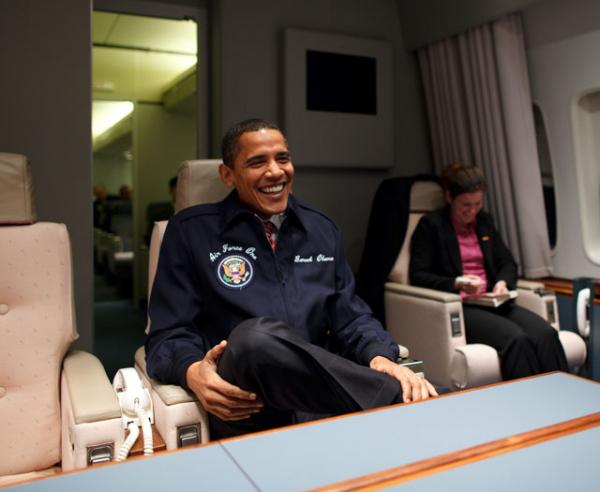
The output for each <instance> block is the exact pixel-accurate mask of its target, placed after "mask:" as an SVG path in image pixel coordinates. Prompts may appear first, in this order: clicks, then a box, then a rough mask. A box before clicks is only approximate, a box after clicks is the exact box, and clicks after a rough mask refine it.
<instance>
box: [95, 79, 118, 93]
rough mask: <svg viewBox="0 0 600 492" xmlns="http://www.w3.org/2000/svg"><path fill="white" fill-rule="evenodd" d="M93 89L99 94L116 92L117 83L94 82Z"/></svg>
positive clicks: (108, 81)
mask: <svg viewBox="0 0 600 492" xmlns="http://www.w3.org/2000/svg"><path fill="white" fill-rule="evenodd" d="M92 89H94V90H95V91H98V92H115V83H114V82H111V81H110V80H107V81H106V82H94V83H93V84H92Z"/></svg>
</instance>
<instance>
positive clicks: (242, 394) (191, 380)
mask: <svg viewBox="0 0 600 492" xmlns="http://www.w3.org/2000/svg"><path fill="white" fill-rule="evenodd" d="M226 346H227V342H226V341H225V340H223V341H222V342H221V343H219V344H218V345H215V346H214V347H213V348H212V349H210V350H209V351H208V352H206V355H205V356H204V359H202V360H200V361H198V362H194V363H193V364H192V365H191V366H190V367H188V370H187V372H186V380H187V385H188V387H189V388H190V389H191V390H192V391H193V392H194V393H195V394H196V396H197V397H198V400H200V403H202V406H203V407H204V409H205V410H206V411H207V412H210V413H212V414H213V415H215V416H217V417H218V418H220V419H221V420H242V419H246V418H248V417H250V416H251V415H252V414H254V413H257V412H259V411H260V409H261V408H262V407H263V403H262V402H261V401H260V399H259V398H258V396H257V395H256V394H255V393H251V392H249V391H245V390H243V389H241V388H238V387H237V386H234V385H233V384H230V383H228V382H227V381H225V380H224V379H223V378H222V377H221V376H219V374H218V373H217V362H218V361H219V358H220V357H221V354H222V353H223V351H224V350H225V347H226Z"/></svg>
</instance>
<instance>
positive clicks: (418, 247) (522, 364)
mask: <svg viewBox="0 0 600 492" xmlns="http://www.w3.org/2000/svg"><path fill="white" fill-rule="evenodd" d="M441 178H442V180H441V181H442V188H443V189H444V195H445V197H446V201H447V202H448V205H447V206H446V207H445V208H443V209H440V210H436V211H435V212H431V213H429V214H427V215H425V216H423V217H422V218H421V221H420V222H419V224H418V225H417V228H416V230H415V233H414V235H413V237H412V241H411V249H410V283H411V284H412V285H416V286H419V287H427V288H430V289H436V290H443V291H447V292H456V293H459V294H460V296H461V297H462V298H465V297H467V296H469V295H475V294H481V293H483V292H493V293H495V294H502V293H507V292H508V291H509V290H512V289H515V288H516V282H517V265H516V262H515V260H514V258H513V256H512V254H511V253H510V251H509V250H508V248H507V247H506V245H505V244H504V242H503V241H502V238H501V237H500V235H499V234H498V231H497V230H496V228H495V227H494V223H493V221H492V218H491V216H490V215H489V214H488V213H486V212H484V211H483V210H482V207H483V197H484V192H485V191H486V189H487V186H486V183H485V179H484V177H483V174H482V172H481V169H480V168H479V167H477V166H466V165H462V164H458V163H455V164H452V165H450V166H448V167H446V168H445V169H444V171H443V172H442V177H441ZM463 314H464V321H465V330H466V337H467V342H468V343H483V344H486V345H490V346H492V347H494V348H495V349H496V350H497V351H498V354H499V355H500V366H501V371H502V377H503V379H505V380H508V379H514V378H518V377H524V376H530V375H532V374H538V373H543V372H548V371H554V370H560V371H568V366H567V361H566V358H565V353H564V351H563V348H562V345H561V343H560V340H559V338H558V333H557V332H556V330H554V329H553V328H552V327H551V326H550V325H549V324H548V323H547V322H546V321H545V320H544V319H543V318H541V317H540V316H538V315H537V314H535V313H533V312H531V311H529V310H527V309H525V308H522V307H520V306H517V305H516V304H515V303H514V301H509V302H506V303H504V304H502V305H501V306H499V307H497V308H488V307H480V306H474V305H467V304H463Z"/></svg>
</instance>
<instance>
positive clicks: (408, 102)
mask: <svg viewBox="0 0 600 492" xmlns="http://www.w3.org/2000/svg"><path fill="white" fill-rule="evenodd" d="M216 8H217V9H218V11H217V16H218V17H219V21H218V22H217V23H216V25H217V26H219V27H218V28H219V29H220V32H219V35H218V43H219V44H220V51H221V56H220V65H221V67H220V73H219V74H218V76H219V77H220V78H221V84H220V86H221V90H222V92H223V94H222V112H221V115H220V117H221V121H222V127H221V131H224V130H225V129H226V128H227V127H228V126H229V125H231V124H232V123H234V122H235V121H237V120H240V119H243V118H247V117H254V116H257V115H262V116H263V117H264V118H267V119H272V120H274V121H280V122H282V123H283V112H284V107H283V100H282V99H283V98H282V97H281V96H282V94H281V91H282V87H281V80H282V77H283V70H282V65H283V49H282V42H283V36H282V31H283V29H285V28H287V27H293V28H298V29H306V30H311V31H319V32H324V33H333V34H343V35H349V36H357V37H363V38H373V39H380V40H386V41H389V42H390V43H391V44H392V46H393V52H394V59H393V64H394V72H393V76H394V79H393V99H394V102H393V104H394V137H395V142H394V153H395V159H394V167H393V168H391V169H371V170H364V169H362V170H361V169H355V168H353V169H350V168H339V167H338V168H335V169H334V168H330V169H327V168H326V167H324V168H318V169H316V168H308V167H302V163H301V162H298V160H296V161H295V164H296V179H295V184H294V192H295V193H296V195H297V196H298V197H300V198H302V199H304V200H306V201H307V202H309V203H311V204H313V205H315V206H317V207H318V208H320V209H321V210H323V211H324V212H326V213H327V214H329V215H330V216H331V217H332V218H333V219H334V220H335V221H336V222H337V223H338V225H339V226H340V229H341V231H342V234H343V237H344V244H345V249H346V255H347V257H348V260H349V262H350V264H351V266H352V267H353V269H355V270H356V269H357V268H358V262H359V260H360V255H361V253H362V248H363V244H364V236H365V232H366V227H367V221H368V216H369V212H370V208H371V201H372V197H373V195H374V193H375V190H376V188H377V186H378V184H379V183H380V182H381V180H382V179H384V178H386V177H388V176H390V175H410V174H416V173H427V172H430V171H431V169H432V166H431V157H430V153H429V141H428V129H427V119H426V118H427V116H426V112H425V106H424V101H423V97H422V93H421V91H422V89H421V87H420V81H419V80H420V79H419V77H420V76H419V72H418V67H417V64H416V60H415V59H414V56H413V55H412V54H410V53H408V51H407V50H406V49H405V48H404V44H403V39H402V26H401V19H400V18H399V13H398V8H397V5H396V2H395V0H378V1H377V2H371V1H369V0H329V1H327V2H314V1H313V2H298V1H296V0H280V1H270V0H258V1H257V2H246V1H244V0H221V1H219V2H217V3H216ZM289 143H290V147H291V151H292V157H293V156H294V141H293V140H290V142H289ZM365 145H369V143H368V142H365Z"/></svg>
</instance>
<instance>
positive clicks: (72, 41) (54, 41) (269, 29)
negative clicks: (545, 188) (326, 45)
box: [0, 0, 431, 350]
mask: <svg viewBox="0 0 600 492" xmlns="http://www.w3.org/2000/svg"><path fill="white" fill-rule="evenodd" d="M147 3H148V2H143V1H141V2H136V0H131V1H128V2H127V5H130V6H132V7H135V6H136V5H143V4H147ZM182 3H183V4H187V5H189V4H190V3H189V0H188V1H185V2H184V1H183V0H182ZM171 4H172V5H177V2H171ZM198 4H199V5H200V2H199V3H198ZM215 7H218V9H217V10H218V11H217V12H216V15H215V19H216V21H217V22H218V23H216V24H214V25H213V26H211V27H212V28H213V29H214V30H215V33H216V34H215V36H214V41H216V43H215V46H214V50H215V53H213V55H215V58H216V62H215V63H214V66H215V69H216V70H218V74H216V76H215V81H216V86H215V87H214V95H215V97H218V101H216V108H217V111H216V112H217V113H218V114H215V115H213V118H214V120H215V121H220V122H222V125H221V126H220V127H217V128H215V132H214V133H216V134H219V133H220V132H221V131H222V129H223V128H224V127H225V126H227V125H229V124H231V123H232V122H233V121H234V120H239V119H241V118H244V117H248V116H257V115H261V116H263V117H265V118H272V119H276V120H279V119H280V117H281V112H282V105H281V100H280V88H279V86H278V81H279V80H280V76H281V74H280V67H281V60H280V52H279V45H280V42H281V38H280V34H281V30H282V29H283V28H285V27H296V28H301V29H307V30H315V31H324V32H332V33H339V34H345V35H350V36H358V37H370V38H376V39H383V40H386V41H389V42H390V43H391V44H392V46H393V50H394V60H393V62H394V72H393V74H394V80H393V99H394V103H393V104H394V125H395V128H394V136H395V142H394V154H395V158H394V166H393V167H392V168H390V169H386V170H370V171H365V170H357V169H353V170H350V169H341V168H340V169H336V170H333V169H311V170H308V169H299V170H298V176H297V177H298V179H297V186H296V188H295V190H296V193H297V194H298V196H301V197H302V198H304V199H306V200H307V201H309V202H312V203H313V204H314V205H316V206H317V207H319V208H321V209H322V210H324V211H325V212H326V213H328V214H330V215H331V216H332V217H333V218H334V219H335V220H336V221H337V222H338V223H339V225H340V227H341V230H342V233H343V235H344V239H345V244H346V250H347V254H348V257H349V260H350V262H351V264H352V266H353V267H355V268H356V266H357V265H358V260H359V258H360V253H361V251H362V246H363V241H364V234H365V229H366V222H367V218H368V213H369V209H370V206H371V200H372V196H373V193H374V191H375V188H376V186H377V185H378V183H379V182H380V181H381V179H383V178H385V177H388V176H390V175H402V174H411V173H417V172H428V171H430V170H431V164H430V161H431V159H430V155H429V145H428V136H427V127H426V114H425V110H424V103H423V99H422V92H421V88H420V85H419V74H418V70H417V66H416V63H415V61H414V57H413V56H412V55H411V54H409V53H408V52H407V50H406V49H405V48H404V45H403V41H402V30H401V22H400V18H399V14H398V8H397V4H396V2H395V0H378V1H377V2H376V3H374V2H372V1H369V0H352V1H346V0H330V1H328V2H295V1H294V0H282V1H272V0H259V2H258V3H256V2H254V3H248V2H245V1H243V0H223V1H220V2H215ZM91 9H92V3H91V2H81V1H80V0H56V1H54V2H45V1H43V0H12V1H5V2H2V10H1V11H0V40H3V41H4V43H3V45H4V46H11V47H13V49H5V50H0V66H2V69H3V76H2V77H1V78H0V84H1V86H0V98H1V100H2V118H0V149H1V150H2V151H7V152H18V153H23V154H26V155H28V156H29V157H30V159H31V162H32V173H33V180H34V186H35V188H36V192H35V194H36V200H37V204H38V212H39V218H40V220H49V221H57V222H64V223H65V224H66V225H67V227H68V228H69V232H70V234H71V240H72V249H73V258H74V276H75V278H74V280H75V293H76V294H75V295H76V300H75V301H76V315H77V322H78V330H79V333H80V340H79V342H78V346H79V347H80V348H83V349H90V350H91V349H93V347H92V345H93V321H92V320H93V303H92V300H93V256H92V251H93V248H92V246H93V242H92V207H91V202H92V195H91V190H92V183H93V179H92V169H91V155H92V143H91V96H90V93H91V46H90V39H91V28H90V19H91ZM292 145H293V143H292ZM292 150H293V149H292ZM190 157H193V156H190Z"/></svg>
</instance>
